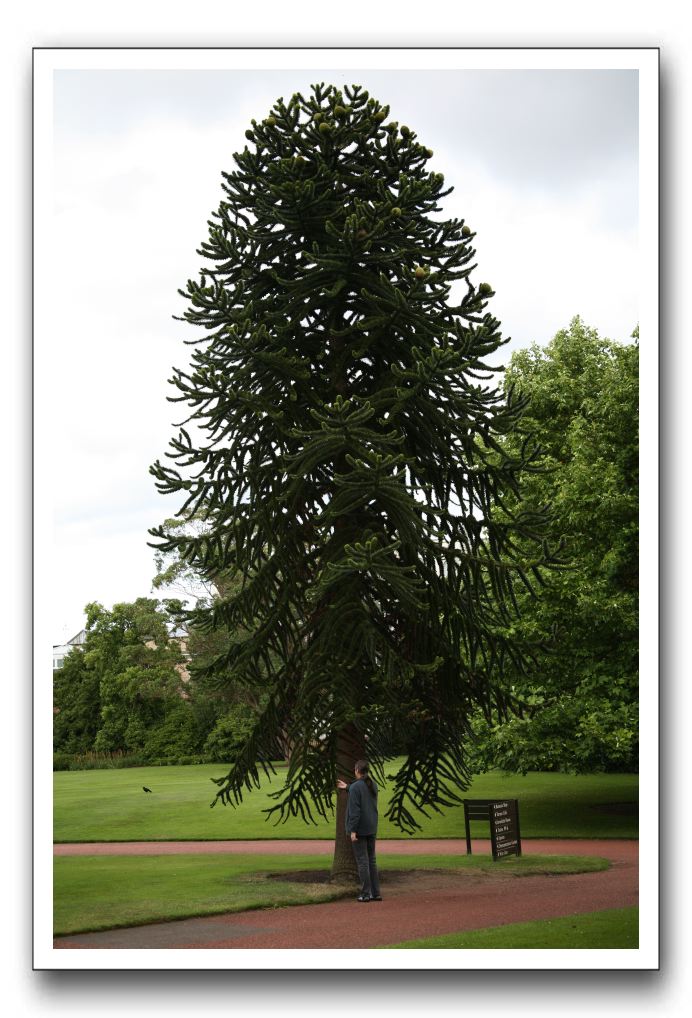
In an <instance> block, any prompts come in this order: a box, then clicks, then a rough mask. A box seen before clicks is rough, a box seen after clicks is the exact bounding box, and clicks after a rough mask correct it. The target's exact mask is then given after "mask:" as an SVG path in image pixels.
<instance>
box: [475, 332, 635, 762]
mask: <svg viewBox="0 0 692 1018" xmlns="http://www.w3.org/2000/svg"><path fill="white" fill-rule="evenodd" d="M635 340H638V333H635ZM638 367H639V347H638V342H637V341H635V342H634V343H632V344H626V345H625V344H620V343H614V342H611V341H609V340H606V339H601V338H600V337H599V335H598V333H597V331H596V330H595V329H590V328H587V326H585V325H584V324H583V322H582V321H581V320H580V319H579V318H575V319H573V321H572V322H571V324H570V327H569V328H568V329H564V330H561V331H560V332H558V333H557V335H556V336H555V338H554V339H553V340H552V342H551V343H549V344H548V346H546V347H545V348H542V347H539V346H537V345H534V346H532V347H531V348H530V349H528V350H522V351H520V352H518V353H515V354H514V356H513V357H512V361H511V364H510V366H509V369H508V371H507V377H506V384H507V386H508V387H515V388H516V389H517V390H519V391H520V392H521V393H522V394H524V395H526V396H529V397H530V403H529V408H528V410H527V412H526V413H525V415H524V417H523V420H522V425H521V428H522V430H523V431H530V432H531V433H532V434H533V435H535V436H536V438H537V439H538V441H539V442H540V445H541V446H542V447H543V449H544V450H545V451H546V467H547V468H548V469H547V471H546V472H545V473H541V474H534V475H533V476H532V477H530V478H529V479H528V480H527V482H526V484H525V486H524V488H523V495H524V498H525V500H526V501H528V502H529V503H530V504H533V505H534V507H537V506H539V505H542V504H546V503H550V505H551V507H552V512H553V516H554V522H553V526H554V528H555V529H556V530H557V531H558V532H560V533H562V534H564V535H565V538H566V545H567V549H568V553H569V555H570V556H571V559H572V569H570V570H567V571H563V572H560V573H559V574H558V575H557V576H555V577H553V580H552V582H551V583H550V584H549V585H548V587H547V588H546V589H545V590H544V591H543V592H542V595H541V597H540V598H537V599H535V600H530V599H528V598H525V597H522V596H521V595H520V597H521V600H522V605H521V608H522V612H521V618H520V619H518V620H516V621H515V622H514V623H513V627H514V632H516V633H517V634H518V635H519V636H520V637H521V638H522V639H529V640H531V641H538V642H546V643H547V642H548V641H549V639H550V636H551V634H554V640H553V645H552V648H551V652H550V653H549V654H545V655H544V656H541V657H540V659H539V661H538V667H537V668H536V669H535V671H532V672H531V674H529V675H522V674H521V672H520V671H519V670H517V669H514V670H512V669H509V670H508V672H507V680H508V681H509V682H510V683H511V684H512V686H513V689H514V692H516V693H517V694H518V695H519V697H520V698H521V699H523V700H525V701H526V702H527V703H528V705H529V709H528V711H527V712H526V714H525V716H524V717H523V718H518V717H513V718H512V719H508V720H506V721H505V722H504V723H500V724H497V725H495V726H494V727H493V728H492V730H491V731H490V732H489V731H488V728H487V725H486V723H485V720H484V719H483V718H480V717H479V718H478V719H477V729H478V734H479V736H480V739H481V745H480V750H479V766H480V767H481V768H486V767H489V766H501V767H505V768H507V769H508V770H513V771H514V770H520V771H527V770H574V771H593V770H635V769H636V768H637V747H638V738H637V731H638V724H637V723H638V712H637V694H638V600H637V591H638V550H639V548H638ZM520 441H521V434H519V433H517V434H514V435H511V436H509V437H508V438H507V439H505V444H506V445H507V446H508V447H509V450H510V452H511V451H512V450H513V449H514V448H515V447H516V446H517V444H518V443H519V442H520Z"/></svg>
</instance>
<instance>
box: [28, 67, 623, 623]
mask: <svg viewBox="0 0 692 1018" xmlns="http://www.w3.org/2000/svg"><path fill="white" fill-rule="evenodd" d="M315 81H333V82H335V83H336V84H340V85H343V84H344V83H353V82H358V83H360V84H362V85H364V86H365V87H366V88H367V89H368V90H369V91H370V93H371V94H372V95H374V96H376V97H377V98H378V99H379V100H380V101H382V102H386V103H388V104H389V105H390V106H391V116H392V118H393V119H395V120H398V121H399V122H400V123H405V124H408V125H409V126H410V127H411V128H412V129H413V130H415V131H416V132H417V133H418V135H419V138H420V140H421V142H422V143H424V144H425V145H428V146H429V147H430V148H432V149H433V150H434V153H435V156H434V158H433V160H432V161H431V168H432V169H434V170H438V171H441V172H443V173H444V175H445V180H446V183H447V184H450V185H454V187H455V191H454V193H453V194H452V195H450V197H449V198H448V199H446V211H447V212H448V214H449V215H456V216H460V217H464V218H465V219H466V221H467V222H468V223H469V224H470V225H471V226H472V228H473V229H474V230H475V231H477V238H476V241H475V245H476V250H477V260H478V264H479V272H478V280H477V281H480V280H487V281H488V282H490V283H491V284H492V285H493V287H494V289H495V290H496V294H497V295H496V297H495V298H493V301H492V305H491V310H492V311H493V313H494V314H495V315H496V316H497V317H498V318H499V319H500V320H501V321H502V323H503V329H504V333H505V335H507V336H511V337H512V343H511V345H510V346H509V350H511V349H516V348H518V347H523V346H527V345H529V344H530V343H532V342H534V341H535V342H538V343H540V344H545V343H547V342H548V341H549V340H550V339H551V338H552V336H553V335H554V333H555V332H556V331H557V330H558V329H560V328H563V327H565V326H567V325H568V324H569V321H570V319H571V318H572V317H573V316H574V315H576V314H579V315H581V316H582V318H583V319H584V320H585V322H586V323H587V324H588V325H590V326H594V327H595V328H597V329H598V330H599V332H600V333H601V335H603V336H607V337H609V338H611V339H615V340H619V341H622V342H627V341H628V340H629V337H630V335H631V333H632V330H633V329H634V327H635V325H636V324H637V321H638V317H639V308H638V304H637V285H638V250H637V227H638V222H637V220H638V197H637V196H638V162H637V158H638V155H637V154H638V134H637V130H638V129H637V125H638V81H637V72H636V71H627V70H617V71H616V70H612V71H609V70H601V71H587V70H584V71H569V70H555V71H538V70H536V71H496V70H486V71H464V70H459V71H444V72H431V71H405V72H404V71H394V70H392V71H386V72H384V71H379V72H369V71H356V72H353V73H352V74H349V73H343V72H342V73H335V72H334V71H330V70H328V69H326V70H324V71H322V72H320V71H314V70H311V71H308V72H301V71H299V70H295V71H282V72H266V71H262V72H249V71H203V70H198V71H154V70H151V71H111V70H89V71H86V70H80V71H56V72H55V78H54V117H53V129H54V155H55V164H54V226H55V229H54V231H53V236H54V238H56V239H55V241H54V250H53V252H52V254H53V262H54V264H53V273H54V279H53V283H54V286H53V289H52V292H51V295H50V300H51V302H52V306H51V311H52V316H51V336H50V346H51V372H52V378H53V381H54V385H53V386H52V399H53V403H52V406H51V407H50V408H49V412H48V413H45V414H43V415H42V417H41V423H40V424H39V427H38V429H37V441H41V442H47V443H49V444H50V448H51V460H52V464H53V478H52V491H53V496H54V545H53V567H52V570H51V578H52V583H53V584H54V594H53V597H52V603H53V604H54V605H55V608H54V615H53V621H52V626H53V632H52V637H53V640H52V642H54V643H58V642H60V641H62V640H63V639H66V638H68V637H69V636H72V635H73V634H74V633H75V632H77V631H78V630H79V629H80V628H81V627H82V626H83V624H84V619H83V614H82V612H83V608H84V605H85V604H86V603H87V602H88V601H92V600H95V601H100V602H102V603H103V604H105V605H106V606H108V607H110V606H111V605H112V604H113V603H114V602H116V601H125V600H127V601H129V600H133V599H134V598H136V597H139V596H146V595H148V594H149V592H150V588H151V579H152V576H153V574H154V563H153V551H152V549H150V548H148V547H147V540H148V536H147V530H148V528H149V527H151V526H154V525H156V524H158V523H160V522H161V521H162V520H163V519H164V518H165V517H166V516H172V515H173V513H174V512H175V510H176V509H177V508H178V505H177V504H176V503H174V502H173V501H172V500H171V498H168V499H167V498H164V497H163V496H161V495H159V494H158V493H157V492H156V489H155V487H154V483H153V478H151V477H150V475H149V473H148V469H149V465H150V464H151V463H152V462H153V461H154V460H155V459H157V458H161V457H162V455H163V453H164V452H165V451H166V448H167V445H168V441H169V439H170V437H171V435H172V433H173V428H172V426H171V425H172V422H173V421H174V420H177V419H178V418H177V417H176V414H175V406H174V405H172V404H169V403H167V402H166V396H167V395H169V394H171V393H172V389H171V387H170V386H168V385H167V384H166V379H167V378H169V377H170V375H171V368H172V366H173V365H176V366H181V367H183V366H185V365H186V364H187V363H188V360H189V354H190V348H189V347H185V346H184V345H183V339H184V338H190V330H188V329H187V328H186V327H185V325H184V324H183V323H179V322H175V321H173V319H172V317H171V316H172V315H173V314H181V313H182V312H183V310H184V307H185V302H184V301H183V300H182V299H181V298H179V297H178V296H177V289H178V287H184V285H185V281H186V280H187V279H188V278H191V277H196V275H197V272H198V270H199V268H200V267H201V264H202V261H201V259H200V258H199V256H197V255H196V253H195V250H196V248H197V247H198V246H199V244H200V242H201V241H202V240H203V239H205V234H206V222H207V219H208V218H209V216H210V213H211V212H212V211H213V210H215V209H216V208H217V207H218V204H219V201H220V199H221V188H220V179H221V176H220V175H221V171H222V170H231V169H232V168H233V164H232V159H231V155H232V153H233V152H234V151H237V150H239V149H242V148H243V147H244V145H245V138H244V131H245V129H246V128H247V127H248V126H249V121H250V119H251V118H253V117H254V118H256V119H260V118H261V117H263V116H265V115H266V114H267V112H268V110H269V108H270V107H271V105H272V103H273V102H274V100H275V99H276V98H277V97H278V96H284V97H286V98H288V97H290V96H291V95H292V93H293V92H295V91H302V92H303V93H306V92H307V91H309V86H310V84H311V83H312V82H315ZM47 296H48V295H46V294H40V293H39V294H37V299H38V300H41V299H46V298H47ZM45 343H46V337H45V336H44V337H40V336H39V337H37V352H38V353H40V352H41V350H44V352H45ZM42 344H44V345H43V346H42Z"/></svg>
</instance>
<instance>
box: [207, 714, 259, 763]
mask: <svg viewBox="0 0 692 1018" xmlns="http://www.w3.org/2000/svg"><path fill="white" fill-rule="evenodd" d="M256 722H257V711H255V710H253V709H252V707H250V706H248V705H247V704H236V706H235V707H232V708H231V709H230V710H229V711H228V713H227V714H224V715H223V716H222V717H220V718H219V719H218V721H217V722H216V724H215V725H214V727H213V728H212V730H211V732H210V733H209V735H208V736H207V739H206V741H205V743H204V748H203V754H204V759H205V760H209V761H212V762H214V763H231V762H232V761H233V760H235V759H236V758H237V757H238V755H239V753H240V751H241V750H242V748H243V746H244V745H245V743H246V742H247V740H248V737H249V736H250V735H251V733H252V729H253V728H254V726H255V724H256Z"/></svg>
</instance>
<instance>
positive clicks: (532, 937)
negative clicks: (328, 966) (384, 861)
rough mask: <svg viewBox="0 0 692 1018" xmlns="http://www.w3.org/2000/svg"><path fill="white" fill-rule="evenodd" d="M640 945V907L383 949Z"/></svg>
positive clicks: (613, 909)
mask: <svg viewBox="0 0 692 1018" xmlns="http://www.w3.org/2000/svg"><path fill="white" fill-rule="evenodd" d="M637 947H639V909H638V908H612V909H608V910H606V911H604V912H586V913H584V914H582V915H573V916H563V917H560V918H559V919H541V920H538V921H536V922H531V923H510V924H509V925H507V926H492V927H489V928H486V929H482V930H467V931H466V932H464V933H446V934H444V935H443V936H440V937H426V938H424V939H423V940H407V941H404V943H401V944H387V945H385V946H383V948H381V950H398V949H402V948H403V949H410V948H454V949H456V950H459V949H461V950H472V951H473V950H487V949H488V948H490V949H495V950H498V949H507V948H518V949H529V950H544V949H546V948H547V949H558V948H569V949H573V948H587V949H591V950H593V949H595V948H606V949H609V948H637Z"/></svg>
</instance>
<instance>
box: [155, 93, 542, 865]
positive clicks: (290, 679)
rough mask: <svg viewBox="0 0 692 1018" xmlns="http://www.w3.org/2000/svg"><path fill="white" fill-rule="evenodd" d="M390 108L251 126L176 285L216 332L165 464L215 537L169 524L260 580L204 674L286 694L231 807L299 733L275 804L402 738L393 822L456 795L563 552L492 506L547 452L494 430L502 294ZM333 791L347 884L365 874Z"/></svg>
mask: <svg viewBox="0 0 692 1018" xmlns="http://www.w3.org/2000/svg"><path fill="white" fill-rule="evenodd" d="M388 114H389V107H387V106H382V105H380V103H379V102H377V101H375V100H374V99H373V98H370V97H369V96H368V93H367V92H366V91H364V90H363V89H362V88H361V87H359V86H354V87H353V88H352V89H349V88H346V89H344V92H343V93H342V92H341V91H340V90H339V89H337V88H335V87H333V86H331V85H330V86H326V87H325V86H324V85H317V86H313V88H312V91H311V94H310V95H309V97H308V98H304V97H303V96H301V95H299V94H296V95H294V96H293V97H292V98H291V100H290V101H289V102H288V103H284V101H283V100H281V99H279V100H278V101H277V102H276V103H275V105H274V106H273V108H272V110H271V112H270V114H269V115H268V116H267V117H266V118H265V119H264V120H263V121H262V122H261V123H257V122H255V121H253V122H252V129H251V130H248V131H246V137H247V139H248V141H249V143H250V144H249V145H248V146H246V147H245V149H244V150H243V151H242V152H240V153H238V154H236V155H235V156H234V160H235V163H236V166H237V168H236V169H235V170H234V171H233V172H231V173H224V175H223V176H224V183H223V190H224V197H223V200H222V201H221V204H220V206H219V209H218V211H217V212H216V213H214V218H213V220H212V221H210V223H209V237H208V240H207V241H206V242H204V243H203V244H202V246H201V249H200V250H199V252H198V253H199V254H200V255H202V256H203V257H204V258H205V259H206V264H205V267H204V268H203V269H202V270H201V272H200V279H199V281H198V282H195V281H193V280H190V281H189V282H188V284H187V290H186V291H185V292H184V291H180V292H181V294H182V296H183V297H186V298H187V299H188V300H189V307H188V310H187V311H186V313H185V316H184V317H185V319H186V320H187V321H189V322H191V323H192V324H194V325H198V326H201V327H202V328H203V329H204V330H205V335H204V336H202V337H201V338H198V339H196V340H191V341H189V342H191V343H196V344H198V346H197V348H196V349H195V351H194V352H193V355H192V365H191V367H190V368H189V369H188V370H187V371H183V370H176V371H175V374H174V377H173V379H172V382H173V384H174V385H175V386H176V388H177V390H178V394H177V395H176V396H175V397H172V398H173V399H174V400H179V401H181V402H183V403H186V404H188V405H189V407H190V408H191V412H190V413H189V415H188V416H187V418H186V420H184V421H183V422H182V423H181V425H180V426H179V428H180V430H179V433H178V435H177V437H175V438H174V439H173V440H172V441H171V452H169V453H168V456H169V457H171V458H172V459H173V461H174V462H175V466H165V465H162V464H161V463H160V462H157V463H156V464H154V466H153V467H152V468H151V469H152V473H153V474H154V476H155V478H156V480H157V486H158V488H159V490H160V491H161V492H164V493H173V494H177V493H180V492H183V491H184V492H185V493H186V499H185V502H184V504H183V505H182V507H181V509H180V510H179V512H178V514H177V515H178V516H179V517H180V518H182V519H189V518H192V517H193V516H194V515H195V514H196V513H199V512H201V513H202V514H203V517H204V519H205V521H206V529H205V532H204V533H203V534H200V535H197V536H187V537H185V536H181V534H180V533H179V532H178V533H176V532H175V531H171V532H167V531H166V529H165V528H164V527H160V528H157V529H154V530H152V531H151V533H152V535H153V536H154V537H155V538H157V540H158V543H157V544H156V545H155V546H156V547H158V548H159V549H161V550H162V551H163V552H169V553H170V552H175V551H177V552H178V553H179V554H180V555H181V556H182V557H183V558H184V559H185V560H186V561H187V562H189V563H190V564H191V565H193V566H194V567H195V568H197V569H199V570H200V572H201V573H202V574H203V575H204V574H206V575H208V576H213V575H215V574H218V573H219V572H223V571H224V570H227V569H231V568H234V569H238V570H239V571H240V573H241V574H242V576H243V584H242V586H241V588H240V589H239V590H237V591H234V592H233V593H232V594H231V595H230V596H228V597H221V598H218V599H217V600H216V601H215V602H214V603H212V604H210V605H207V606H206V607H202V608H200V609H198V610H197V611H196V612H194V613H193V618H192V623H193V625H195V626H197V627H200V628H202V629H205V628H206V629H216V628H228V629H232V630H237V629H238V628H239V627H244V628H245V630H246V632H247V636H246V638H244V639H243V640H242V641H239V642H236V643H233V644H232V645H230V647H229V648H228V649H227V650H226V651H225V652H224V653H223V654H221V655H219V656H218V657H217V658H216V659H215V660H214V661H213V662H211V663H210V664H208V667H207V670H208V672H209V673H210V674H212V675H215V676H216V677H217V679H218V681H220V682H224V681H228V680H229V679H230V678H232V679H233V680H234V681H241V682H247V683H248V684H251V685H253V686H255V687H256V686H258V685H262V686H263V687H264V688H265V689H266V690H267V693H268V700H267V705H266V708H265V710H264V712H263V714H262V716H261V718H260V719H259V721H258V723H257V725H256V727H255V728H254V730H253V731H252V733H251V735H250V736H249V738H248V739H247V742H246V744H245V746H244V747H243V749H242V751H241V752H240V753H239V754H238V756H237V758H236V761H235V763H234V765H233V767H232V769H231V770H230V772H229V773H228V775H226V776H225V777H223V778H219V779H218V781H217V784H218V786H219V790H218V792H217V795H216V799H215V800H214V801H215V802H216V801H217V800H218V799H220V800H221V801H222V802H223V803H225V804H228V803H232V802H239V801H240V799H241V797H242V795H243V792H244V789H248V790H249V789H251V788H252V787H253V786H256V785H258V783H259V780H260V769H262V768H263V769H264V770H265V771H267V772H269V771H270V770H271V760H272V759H276V758H277V757H279V756H283V755H284V753H283V748H284V742H285V740H290V745H291V753H290V763H289V766H288V770H287V773H286V778H285V782H284V784H283V787H282V788H281V789H280V790H279V791H278V792H277V793H276V798H277V802H276V804H275V805H274V806H273V807H272V809H271V810H270V811H269V814H270V815H271V814H272V813H274V812H276V814H277V817H278V819H281V818H285V817H287V816H289V815H300V816H302V817H303V818H304V819H313V818H314V813H315V812H316V813H317V814H319V815H322V816H323V817H326V816H328V815H329V814H330V813H332V812H333V804H334V797H335V794H336V793H335V783H336V779H337V777H346V778H349V777H350V776H351V775H352V768H353V763H354V761H355V760H356V759H357V758H358V757H361V756H364V755H366V754H367V756H368V758H369V760H370V761H371V764H372V766H373V768H374V771H375V774H376V776H377V775H379V777H380V780H382V778H383V765H384V762H385V759H386V756H387V753H388V747H389V746H391V740H392V733H395V735H396V740H397V743H398V745H399V746H401V747H403V748H404V752H405V760H404V763H403V765H402V766H401V768H400V769H399V771H398V773H397V774H396V776H395V779H394V785H393V793H392V798H391V801H390V805H389V809H388V813H387V815H388V817H389V818H390V819H391V820H392V821H393V822H394V823H395V824H396V825H397V826H398V827H399V828H400V829H401V830H404V831H412V830H413V829H414V828H415V827H417V826H419V825H418V823H417V821H416V819H415V817H414V813H413V812H412V811H413V810H417V811H420V812H421V813H423V814H425V811H426V809H427V808H432V809H440V808H441V807H443V806H446V805H450V804H453V803H456V802H459V801H460V795H459V793H460V792H461V791H462V790H463V789H464V788H465V787H467V785H468V780H469V777H470V775H469V770H468V766H467V759H466V745H467V740H468V738H469V735H470V727H469V719H470V716H471V714H472V712H473V710H474V708H476V707H477V706H479V705H480V706H481V707H482V709H483V710H484V711H485V712H486V714H487V716H488V717H490V716H491V714H493V713H499V715H500V716H503V715H504V714H505V713H506V711H507V710H508V709H510V708H511V706H512V703H511V698H510V695H509V693H508V692H507V690H506V689H505V688H504V685H503V683H502V670H503V666H504V663H505V662H506V661H512V662H513V663H514V664H518V663H519V662H520V661H521V659H522V655H523V653H524V652H523V651H522V650H521V648H519V647H518V646H516V645H515V643H514V642H513V640H512V639H511V638H509V637H508V636H507V635H506V634H505V632H504V628H503V627H506V625H507V623H508V622H509V620H510V619H511V617H512V613H513V610H514V608H513V604H514V598H513V588H514V585H515V584H516V583H517V581H519V582H521V583H524V584H526V585H529V586H530V585H531V583H532V582H533V579H534V578H538V577H539V576H540V569H541V568H542V567H543V566H545V565H547V566H551V565H557V564H558V559H557V558H556V556H555V555H554V554H553V553H552V552H550V551H549V550H548V548H547V546H546V545H545V544H544V543H542V526H543V518H542V516H541V514H540V513H536V512H532V513H530V514H529V513H523V512H522V511H521V509H516V508H515V509H513V510H512V511H511V512H508V513H507V514H506V515H505V516H504V517H503V518H500V516H498V514H497V513H495V514H491V508H492V507H493V506H495V507H497V506H498V505H499V506H501V505H502V497H503V492H507V491H510V492H512V493H514V494H515V495H516V493H517V492H518V480H519V476H520V474H521V472H522V470H533V469H537V460H536V456H537V454H536V453H534V452H529V451H528V450H527V449H526V448H525V449H522V450H521V452H520V453H519V454H518V455H515V456H510V455H509V454H506V453H505V452H503V450H502V448H501V446H500V445H499V443H498V441H497V436H500V435H503V434H505V433H506V432H507V431H508V430H510V429H511V428H512V427H513V426H514V424H515V422H516V420H517V418H518V415H519V414H520V412H521V409H522V403H521V401H517V400H514V399H513V397H512V394H511V393H510V394H508V395H505V394H503V393H502V392H501V391H500V390H499V389H498V388H497V387H496V386H495V385H494V383H493V382H492V379H493V375H492V373H491V372H489V371H488V369H487V366H486V360H485V359H486V358H487V356H488V355H489V354H491V353H492V352H493V351H495V350H496V349H497V348H498V347H499V346H500V345H501V344H502V343H503V342H505V341H504V340H502V338H501V334H500V327H499V322H498V321H497V320H496V319H495V318H493V317H492V316H491V315H490V314H489V313H487V312H486V310H485V309H486V305H487V300H488V298H489V297H490V296H491V295H492V292H493V291H492V288H491V287H490V286H489V285H488V284H487V283H481V284H480V285H478V286H476V285H474V284H473V282H472V281H471V275H472V272H473V270H474V268H475V265H474V263H473V258H474V249H473V246H472V241H473V233H472V231H471V229H470V228H469V226H468V225H466V224H465V223H464V222H463V221H459V220H456V219H451V220H445V219H443V218H436V213H439V212H440V211H441V210H440V206H439V202H440V200H441V199H442V198H443V197H444V196H445V195H446V194H449V190H446V191H445V189H444V180H443V176H442V174H440V173H432V172H430V171H429V170H428V161H429V160H430V158H431V157H432V154H433V153H432V152H431V151H430V150H429V149H427V148H426V147H424V146H423V145H422V144H420V143H419V142H418V140H417V136H416V134H415V133H414V132H413V131H412V130H410V129H409V128H408V127H405V126H401V127H400V126H399V125H398V124H397V123H396V122H389V123H388V122H387V118H388ZM450 190H451V189H450ZM455 284H456V286H455ZM457 288H458V290H459V291H461V292H460V293H459V295H458V296H454V297H453V295H452V291H453V289H454V290H456V289H457ZM489 380H490V381H491V384H490V385H488V384H487V383H488V381H489ZM190 422H191V423H190ZM519 538H521V539H522V542H521V548H522V553H521V556H520V554H519V552H518V550H517V549H518V548H519V546H520V545H519V543H518V539H519ZM527 539H528V540H529V541H532V542H533V547H534V549H535V554H533V555H532V556H529V557H528V558H527V557H526V553H525V548H526V544H525V541H526V540H527ZM336 799H337V809H336V824H337V827H336V842H335V856H334V863H333V868H332V873H333V875H334V876H338V875H340V874H342V873H347V872H348V873H351V872H353V859H352V854H351V850H350V845H349V843H348V841H347V840H346V838H345V836H344V835H343V813H344V808H345V804H344V793H339V794H338V795H337V796H336Z"/></svg>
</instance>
